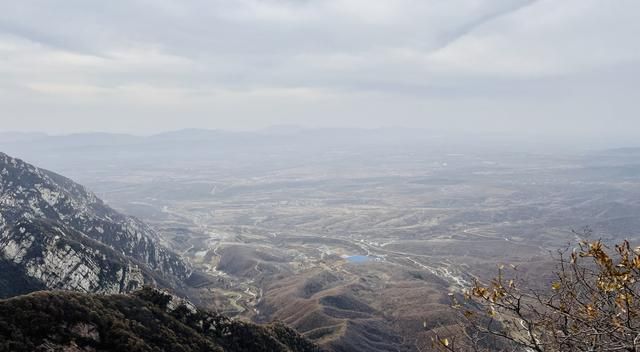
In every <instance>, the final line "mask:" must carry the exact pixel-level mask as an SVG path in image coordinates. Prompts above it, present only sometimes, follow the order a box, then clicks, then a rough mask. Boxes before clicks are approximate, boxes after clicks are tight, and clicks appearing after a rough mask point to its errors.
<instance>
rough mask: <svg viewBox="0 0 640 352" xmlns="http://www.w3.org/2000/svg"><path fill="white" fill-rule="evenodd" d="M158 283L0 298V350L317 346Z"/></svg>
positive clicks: (309, 351)
mask: <svg viewBox="0 0 640 352" xmlns="http://www.w3.org/2000/svg"><path fill="white" fill-rule="evenodd" d="M174 301H175V298H173V297H172V296H169V295H167V294H164V293H162V292H160V291H156V290H153V289H149V288H145V289H143V290H141V291H137V292H135V293H134V294H129V295H110V296H105V295H91V294H81V293H72V292H62V291H57V292H44V291H43V292H36V293H32V294H29V295H26V296H19V297H14V298H11V299H7V300H1V301H0V352H4V351H11V352H21V351H25V352H26V351H73V352H81V351H87V352H88V351H105V352H106V351H133V352H146V351H181V352H191V351H194V352H195V351H202V352H204V351H273V352H315V351H319V349H318V348H317V347H316V346H314V345H313V344H312V343H311V342H309V341H308V340H306V339H304V338H302V337H301V336H300V335H298V334H297V333H296V332H295V331H293V330H291V329H289V328H287V327H285V326H284V325H282V324H271V325H264V326H258V325H254V324H249V323H243V322H239V321H233V320H229V319H228V318H226V317H224V316H221V315H217V314H213V313H210V312H204V311H198V310H196V309H195V308H193V307H192V306H190V305H188V304H186V303H183V302H179V301H178V302H174Z"/></svg>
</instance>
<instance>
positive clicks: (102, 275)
mask: <svg viewBox="0 0 640 352" xmlns="http://www.w3.org/2000/svg"><path fill="white" fill-rule="evenodd" d="M158 238H159V237H158V234H157V233H156V232H155V231H154V230H153V229H151V228H150V227H149V226H147V225H146V224H144V223H143V222H141V221H139V220H137V219H135V218H132V217H128V216H125V215H122V214H120V213H118V212H116V211H114V210H113V209H111V208H110V207H108V206H107V205H106V204H104V202H102V201H101V200H100V199H98V198H97V197H96V196H95V195H93V194H92V193H91V192H88V191H87V190H86V189H85V188H84V187H82V186H81V185H79V184H76V183H74V182H73V181H71V180H69V179H67V178H64V177H62V176H60V175H57V174H55V173H52V172H49V171H46V170H42V169H38V168H37V167H35V166H33V165H30V164H28V163H25V162H23V161H21V160H19V159H15V158H11V157H9V156H7V155H6V154H3V153H0V259H2V260H4V261H7V262H10V263H13V264H14V265H15V266H16V267H17V268H20V270H21V271H22V272H23V274H24V275H26V276H28V277H29V278H31V279H35V280H37V281H38V282H40V283H42V284H43V285H44V286H45V287H47V288H50V289H66V290H76V291H81V292H96V293H123V292H130V291H132V290H135V289H136V288H139V287H140V286H141V285H143V284H144V283H152V282H154V281H156V279H161V280H163V281H167V282H178V281H181V280H183V279H185V278H187V277H188V275H190V272H191V269H190V267H189V265H188V264H187V263H185V262H184V261H183V260H182V259H181V258H180V257H179V256H177V255H176V254H175V253H172V252H171V251H169V250H167V249H166V248H164V247H162V246H161V245H160V244H159V241H158ZM0 269H1V268H0ZM0 290H1V287H0ZM0 296H2V292H0Z"/></svg>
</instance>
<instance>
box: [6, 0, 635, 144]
mask: <svg viewBox="0 0 640 352" xmlns="http://www.w3.org/2000/svg"><path fill="white" fill-rule="evenodd" d="M639 35H640V1H638V0H600V1H595V0H549V1H543V0H540V1H529V0H446V1H445V0H109V1H104V0H102V1H97V0H95V1H94V0H64V1H54V0H40V1H35V0H20V1H15V0H0V109H1V110H0V122H1V124H0V129H2V130H38V131H46V132H50V133H70V132H78V131H119V132H132V133H153V132H157V131H162V130H170V129H178V128H212V129H217V128H221V129H240V130H243V129H258V128H263V127H266V126H269V125H277V124H296V125H302V126H309V127H323V126H338V127H340V126H344V127H384V126H406V127H422V128H434V129H446V130H451V131H478V132H481V133H485V132H494V133H514V134H516V133H527V134H540V135H545V136H546V135H549V136H568V137H571V138H575V137H580V138H584V137H588V138H590V137H593V136H596V135H601V136H607V137H608V138H627V139H629V140H632V139H634V138H636V137H640V116H639V115H638V110H639V109H638V104H639V102H640V89H639V88H638V82H640V39H638V36H639Z"/></svg>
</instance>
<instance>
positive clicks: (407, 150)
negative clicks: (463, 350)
mask: <svg viewBox="0 0 640 352" xmlns="http://www.w3.org/2000/svg"><path fill="white" fill-rule="evenodd" d="M534 146H535V145H534ZM0 148H3V151H6V152H8V153H14V154H15V155H16V156H19V157H24V158H25V159H26V160H27V161H29V162H33V163H36V164H39V165H42V166H43V167H46V168H49V169H51V170H54V171H57V172H60V173H62V174H65V175H68V176H70V177H72V178H74V179H75V180H76V181H78V182H80V183H82V184H85V185H86V186H88V187H89V188H90V189H91V190H92V191H94V192H95V193H96V194H97V195H98V196H99V197H101V198H103V199H105V200H106V201H108V202H109V203H110V205H111V206H113V207H115V208H116V209H118V210H121V211H123V212H125V213H128V214H131V215H135V216H137V217H139V218H141V219H142V220H145V221H147V222H148V223H150V224H152V225H153V226H154V227H156V228H157V229H158V230H160V232H161V233H162V234H163V236H164V237H163V240H164V241H165V242H166V243H167V244H168V245H169V246H170V247H172V248H173V249H174V250H175V251H177V252H179V253H182V254H183V255H184V256H185V257H187V258H189V260H190V261H191V262H192V263H193V265H194V266H195V267H196V268H197V269H198V271H199V273H198V274H197V275H194V276H193V277H192V278H191V280H190V282H189V284H190V286H191V288H190V292H191V293H190V294H191V298H192V299H194V300H195V301H197V302H198V303H199V304H201V305H205V306H209V307H213V308H215V309H218V310H221V311H224V312H226V313H228V314H232V315H236V316H238V317H240V318H244V319H252V320H256V321H270V320H274V319H280V320H284V321H285V322H286V323H288V324H290V325H292V326H294V327H295V328H297V329H298V330H299V331H300V332H302V333H304V334H306V335H307V336H309V337H311V338H313V339H315V340H316V341H318V342H320V343H322V344H324V345H326V346H331V347H333V348H334V349H335V350H350V349H351V350H353V349H358V350H370V351H397V350H407V351H411V350H414V349H415V348H416V346H427V345H428V344H429V340H428V335H429V334H430V333H432V332H433V331H435V330H437V329H441V328H444V327H446V326H448V325H449V324H451V323H452V314H451V310H450V308H449V299H448V296H447V294H448V293H449V292H460V291H461V290H462V289H463V288H464V287H465V286H468V285H469V283H470V282H472V281H473V280H474V278H476V277H480V278H482V277H486V276H487V275H489V274H491V273H493V272H495V270H496V266H497V265H499V264H501V263H504V264H514V265H516V266H518V268H519V270H520V271H521V273H522V275H523V276H525V277H526V276H532V277H539V276H538V269H539V268H542V267H546V266H548V265H549V259H550V258H551V253H553V252H554V251H555V250H557V249H560V248H564V247H566V246H567V244H568V243H575V242H576V241H579V240H580V239H581V233H582V229H584V228H585V227H589V228H591V229H592V230H593V235H592V236H593V237H598V238H603V239H605V240H607V241H609V242H614V241H616V240H619V239H621V238H636V237H637V233H638V231H637V229H638V228H639V227H640V217H639V216H638V214H639V213H640V149H615V150H605V151H602V150H591V151H585V150H583V151H575V150H573V151H568V150H564V151H562V150H555V149H554V150H549V149H547V148H536V147H532V145H528V146H526V147H523V146H522V145H517V144H515V142H513V141H498V142H494V143H482V140H476V141H475V143H469V142H464V141H463V140H462V139H460V140H458V141H444V140H442V139H440V138H437V136H431V137H430V136H424V135H421V134H419V133H411V132H407V131H403V133H397V131H396V133H388V131H387V132H385V133H382V132H381V131H365V130H306V131H297V130H296V131H280V132H278V131H276V132H274V131H270V132H269V133H226V132H215V131H201V130H189V131H179V132H173V133H167V134H163V135H157V136H151V137H136V136H128V135H108V134H93V135H73V136H64V137H47V136H42V135H24V136H22V138H14V139H13V140H6V139H5V140H4V141H3V142H1V143H0ZM574 230H575V231H574ZM541 283H542V284H544V282H543V281H542V282H541ZM425 322H427V323H426V324H425Z"/></svg>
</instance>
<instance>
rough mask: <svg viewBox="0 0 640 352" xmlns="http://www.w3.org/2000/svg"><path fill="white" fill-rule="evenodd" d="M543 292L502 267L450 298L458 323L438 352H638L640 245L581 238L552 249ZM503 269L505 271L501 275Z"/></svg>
mask: <svg viewBox="0 0 640 352" xmlns="http://www.w3.org/2000/svg"><path fill="white" fill-rule="evenodd" d="M556 259H557V265H558V266H557V269H556V271H555V272H554V273H553V277H554V279H553V281H552V282H550V283H549V284H548V286H547V287H546V288H545V289H536V288H531V287H532V285H527V283H526V282H524V281H523V280H520V279H518V270H517V269H516V268H512V270H508V271H505V269H504V268H503V267H501V268H500V269H499V270H498V275H497V276H496V277H495V278H494V279H493V280H491V281H490V282H486V283H482V282H479V281H476V282H475V284H474V285H473V287H472V288H471V289H470V290H468V292H466V293H465V295H464V297H460V298H457V297H454V298H453V301H454V304H453V306H454V308H455V309H457V310H458V311H459V312H460V317H461V322H462V323H461V326H460V328H459V329H458V332H457V333H455V334H451V335H450V336H435V337H434V338H433V345H434V347H435V348H436V349H437V350H441V351H452V352H453V351H546V352H549V351H554V352H555V351H632V352H638V351H640V297H639V296H640V286H639V285H640V283H639V281H640V247H638V248H635V249H634V248H631V246H630V244H629V242H628V241H624V242H622V243H621V244H618V245H616V246H615V248H608V247H606V246H605V245H604V244H603V243H602V242H601V241H583V242H581V243H579V245H578V246H577V247H576V248H575V249H573V251H559V252H558V255H557V258H556ZM505 272H507V274H508V275H507V274H505Z"/></svg>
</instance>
